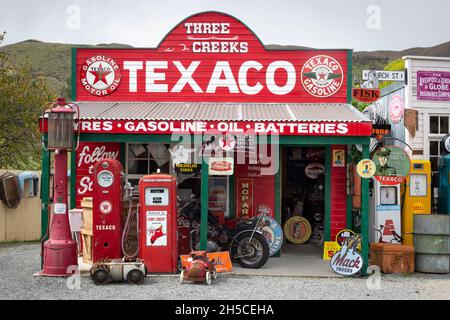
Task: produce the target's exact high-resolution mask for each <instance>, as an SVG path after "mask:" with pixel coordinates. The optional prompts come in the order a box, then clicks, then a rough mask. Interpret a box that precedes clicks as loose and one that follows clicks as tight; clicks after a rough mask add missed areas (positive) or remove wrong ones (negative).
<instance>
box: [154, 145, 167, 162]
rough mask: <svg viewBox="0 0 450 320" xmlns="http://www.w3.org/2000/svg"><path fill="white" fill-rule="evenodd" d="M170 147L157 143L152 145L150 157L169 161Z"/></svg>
mask: <svg viewBox="0 0 450 320" xmlns="http://www.w3.org/2000/svg"><path fill="white" fill-rule="evenodd" d="M168 149H169V145H168V144H162V143H155V144H151V145H150V157H151V158H156V159H169V158H170V153H169V150H168Z"/></svg>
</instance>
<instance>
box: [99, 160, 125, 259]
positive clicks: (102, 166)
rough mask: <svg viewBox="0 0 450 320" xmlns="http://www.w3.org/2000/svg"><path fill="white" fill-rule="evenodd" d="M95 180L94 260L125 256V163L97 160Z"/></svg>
mask: <svg viewBox="0 0 450 320" xmlns="http://www.w3.org/2000/svg"><path fill="white" fill-rule="evenodd" d="M93 180H94V183H93V186H92V188H93V190H92V198H93V199H92V201H93V210H92V215H93V218H92V223H93V236H92V238H93V239H92V258H93V261H94V262H97V261H102V260H106V259H116V258H122V249H121V237H122V211H123V203H122V199H123V192H124V190H123V185H124V174H123V168H122V165H121V163H120V162H119V161H117V160H115V159H104V160H100V161H98V162H96V163H95V165H94V179H93Z"/></svg>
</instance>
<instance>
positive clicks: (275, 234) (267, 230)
mask: <svg viewBox="0 0 450 320" xmlns="http://www.w3.org/2000/svg"><path fill="white" fill-rule="evenodd" d="M258 229H259V230H260V231H261V232H262V234H263V236H264V237H265V238H266V240H267V243H268V244H269V248H270V256H273V255H274V254H275V253H277V252H278V251H279V250H280V249H281V246H282V245H283V230H282V229H281V226H280V225H279V223H278V222H277V221H276V220H275V219H274V218H272V217H269V216H265V217H264V218H262V219H261V220H260V225H259V226H258Z"/></svg>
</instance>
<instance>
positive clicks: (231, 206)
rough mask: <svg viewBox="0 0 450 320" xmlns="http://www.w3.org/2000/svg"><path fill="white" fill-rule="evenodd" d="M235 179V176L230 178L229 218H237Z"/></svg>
mask: <svg viewBox="0 0 450 320" xmlns="http://www.w3.org/2000/svg"><path fill="white" fill-rule="evenodd" d="M234 188H235V177H234V174H233V175H231V176H229V177H228V199H229V201H228V212H229V218H230V219H235V218H236V198H235V196H236V194H235V189H234Z"/></svg>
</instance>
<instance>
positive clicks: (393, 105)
mask: <svg viewBox="0 0 450 320" xmlns="http://www.w3.org/2000/svg"><path fill="white" fill-rule="evenodd" d="M404 111H405V104H404V102H403V97H402V96H401V95H399V94H394V95H393V96H392V97H391V101H390V102H389V117H390V118H391V120H392V122H393V123H399V122H400V120H402V118H403V113H404Z"/></svg>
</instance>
